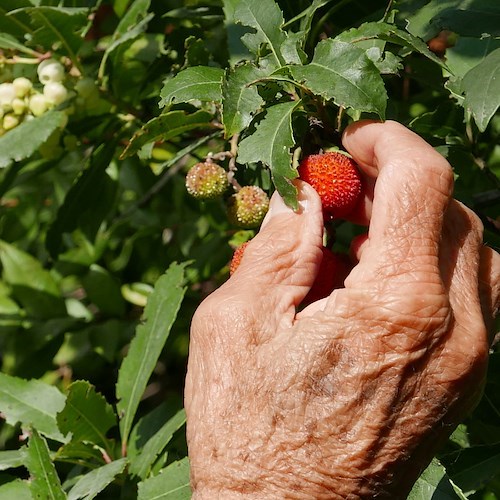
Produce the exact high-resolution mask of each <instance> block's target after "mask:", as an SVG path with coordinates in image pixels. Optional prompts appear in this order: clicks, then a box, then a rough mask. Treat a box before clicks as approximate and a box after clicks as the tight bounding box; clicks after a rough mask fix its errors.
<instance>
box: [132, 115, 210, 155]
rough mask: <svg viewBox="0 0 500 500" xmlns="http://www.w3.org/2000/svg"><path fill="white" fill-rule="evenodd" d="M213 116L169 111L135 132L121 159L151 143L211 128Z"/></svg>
mask: <svg viewBox="0 0 500 500" xmlns="http://www.w3.org/2000/svg"><path fill="white" fill-rule="evenodd" d="M212 118H213V116H212V115H211V114H210V113H207V112H206V111H196V112H195V113H192V114H188V113H185V112H184V111H169V112H168V113H164V114H162V115H160V116H157V117H156V118H153V119H152V120H150V121H149V122H148V123H146V124H145V125H144V126H143V127H142V128H141V130H139V131H138V132H136V133H135V134H134V136H133V137H132V139H131V140H130V143H129V145H128V146H127V147H126V148H125V151H124V152H123V153H122V158H125V157H127V156H131V155H133V154H134V153H136V152H137V151H139V149H141V148H142V147H143V146H144V145H145V144H147V143H149V142H153V141H155V142H156V141H160V140H161V141H168V140H169V139H171V138H172V137H176V136H178V135H181V134H183V133H185V132H188V131H190V130H194V129H197V128H211V127H212V124H211V123H210V122H211V120H212Z"/></svg>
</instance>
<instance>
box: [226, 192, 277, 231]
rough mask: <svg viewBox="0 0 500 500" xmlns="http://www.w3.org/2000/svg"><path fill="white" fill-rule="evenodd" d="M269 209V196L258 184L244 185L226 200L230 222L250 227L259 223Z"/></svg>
mask: <svg viewBox="0 0 500 500" xmlns="http://www.w3.org/2000/svg"><path fill="white" fill-rule="evenodd" d="M268 209H269V197H268V196H267V194H266V192H265V191H263V190H262V189H261V188H260V187H258V186H244V187H242V188H241V189H240V190H239V191H238V192H237V193H236V194H233V195H232V196H231V198H229V200H228V208H227V215H228V219H229V222H231V224H233V225H235V226H238V227H242V228H246V229H250V228H253V227H257V226H259V225H260V224H261V222H262V220H263V219H264V216H265V215H266V213H267V211H268Z"/></svg>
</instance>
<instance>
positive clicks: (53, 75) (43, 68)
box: [37, 59, 65, 84]
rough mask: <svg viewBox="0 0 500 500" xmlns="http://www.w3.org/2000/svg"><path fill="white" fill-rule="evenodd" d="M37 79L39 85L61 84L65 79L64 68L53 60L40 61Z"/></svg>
mask: <svg viewBox="0 0 500 500" xmlns="http://www.w3.org/2000/svg"><path fill="white" fill-rule="evenodd" d="M37 72H38V79H39V80H40V82H41V83H43V84H46V83H49V82H61V81H62V80H63V79H64V77H65V71H64V66H63V65H62V64H61V63H60V62H59V61H56V60H55V59H46V60H45V61H42V62H41V63H40V64H39V65H38V68H37Z"/></svg>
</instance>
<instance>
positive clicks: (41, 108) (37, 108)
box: [29, 94, 50, 116]
mask: <svg viewBox="0 0 500 500" xmlns="http://www.w3.org/2000/svg"><path fill="white" fill-rule="evenodd" d="M29 108H30V111H31V112H32V113H33V115H34V116H41V115H43V114H44V113H45V112H46V111H47V110H48V109H49V108H50V103H49V101H48V100H47V98H46V97H45V96H44V95H42V94H34V95H32V96H31V98H30V102H29Z"/></svg>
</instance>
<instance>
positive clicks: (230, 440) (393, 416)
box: [185, 122, 500, 500]
mask: <svg viewBox="0 0 500 500" xmlns="http://www.w3.org/2000/svg"><path fill="white" fill-rule="evenodd" d="M343 142H344V146H345V147H346V149H347V150H348V151H349V152H350V153H351V155H352V156H353V157H354V159H355V160H356V161H357V162H358V164H359V165H360V168H361V170H362V172H363V175H364V177H365V181H366V183H365V184H366V185H367V186H368V189H367V194H366V199H365V200H363V202H362V203H361V205H360V207H359V211H358V213H357V216H356V218H357V221H358V222H363V223H366V224H367V225H368V224H369V236H368V237H367V238H365V239H363V240H360V239H358V240H357V241H356V242H354V243H353V251H354V253H355V255H356V256H357V258H358V259H359V263H358V264H357V265H356V266H355V267H354V269H353V270H352V272H351V274H350V275H349V277H348V278H347V280H346V282H345V288H342V289H339V290H335V291H334V292H333V293H332V294H331V295H330V297H328V298H326V299H323V300H320V301H318V302H315V303H313V304H311V305H309V306H308V307H306V308H305V309H304V310H302V311H301V312H300V313H297V312H296V310H297V306H298V305H299V304H300V303H301V301H302V299H303V298H304V297H305V296H306V294H307V292H308V290H309V288H310V287H311V285H312V283H313V281H314V279H315V274H316V272H317V270H318V267H319V262H320V259H321V250H320V248H321V246H322V231H323V224H322V214H321V204H320V201H319V198H318V196H317V194H316V193H315V191H314V190H313V189H312V188H311V187H310V186H309V185H307V184H305V183H303V182H300V181H299V182H298V183H297V186H298V188H299V202H300V206H301V210H300V211H299V212H296V213H294V212H293V211H291V210H290V209H288V208H287V207H286V206H285V205H284V203H283V202H282V200H281V199H280V198H279V197H278V196H277V195H276V194H275V195H274V197H273V199H272V202H271V211H270V213H269V214H268V216H267V217H266V220H265V221H264V224H263V227H262V229H261V231H260V232H259V234H258V235H257V236H256V237H255V238H254V239H253V240H252V242H251V243H250V244H249V245H248V247H247V248H246V250H245V255H244V257H243V259H242V262H241V264H240V266H239V268H238V270H237V271H236V273H235V274H234V275H233V276H232V277H231V278H230V279H229V280H228V281H227V282H226V283H225V284H224V285H223V286H221V287H220V288H219V289H218V290H216V291H215V292H214V293H213V294H212V295H210V296H209V297H208V298H207V299H205V301H204V302H203V303H202V304H201V306H200V307H199V308H198V310H197V312H196V314H195V316H194V318H193V323H192V336H191V346H190V356H189V366H188V375H187V379H186V395H185V400H186V411H187V416H188V427H187V432H188V445H189V456H190V463H191V471H192V486H193V495H194V496H193V498H196V499H200V498H231V499H233V498H245V497H248V498H262V499H264V498H265V499H272V498H296V499H301V500H304V499H321V498H329V499H330V498H392V499H396V498H405V497H406V495H407V494H408V491H409V490H410V488H411V486H412V484H413V482H414V481H415V480H416V479H417V477H418V475H419V473H420V471H421V470H422V469H423V468H424V467H425V466H426V465H427V464H428V462H429V461H430V460H431V458H432V456H433V455H434V453H435V451H436V449H437V448H438V447H439V445H440V444H441V443H442V442H443V441H444V440H445V439H446V438H447V437H448V435H449V434H450V433H451V431H452V430H453V428H454V427H455V425H456V424H457V423H458V422H459V421H460V420H461V419H462V418H463V416H464V415H465V414H466V413H467V412H468V411H469V410H470V409H471V408H472V407H473V406H474V404H475V402H476V401H477V398H478V396H479V395H480V391H481V384H482V381H483V378H484V374H485V367H486V363H487V354H488V346H489V343H488V342H489V340H488V328H489V327H491V325H492V318H493V316H494V314H495V313H496V311H497V310H498V307H499V295H500V280H499V277H500V256H499V255H498V254H497V253H496V252H494V251H492V250H491V249H489V248H487V247H484V246H483V245H482V226H481V223H480V221H479V219H478V218H477V216H476V215H474V214H473V213H472V212H471V211H470V210H468V209H467V208H466V207H464V206H463V205H461V204H459V203H458V202H456V201H454V200H452V199H451V193H452V184H453V175H452V171H451V168H450V166H449V165H448V163H447V162H446V161H445V160H444V159H443V158H442V157H441V156H440V155H439V154H438V153H436V152H435V151H434V149H433V148H432V147H431V146H429V145H428V144H427V143H425V142H424V141H423V140H422V139H421V138H419V137H418V136H416V135H415V134H413V133H412V132H410V131H409V130H407V129H406V128H404V127H403V126H402V125H399V124H397V123H394V122H385V123H376V122H359V123H357V124H354V125H352V126H350V127H348V129H347V130H346V132H345V134H344V140H343ZM370 186H371V187H370Z"/></svg>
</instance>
